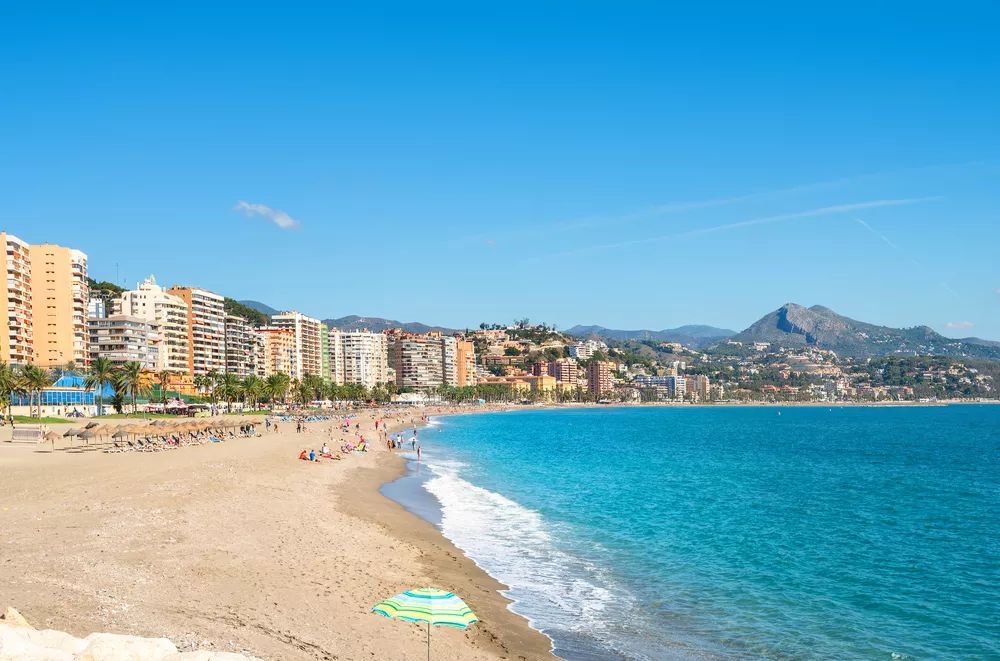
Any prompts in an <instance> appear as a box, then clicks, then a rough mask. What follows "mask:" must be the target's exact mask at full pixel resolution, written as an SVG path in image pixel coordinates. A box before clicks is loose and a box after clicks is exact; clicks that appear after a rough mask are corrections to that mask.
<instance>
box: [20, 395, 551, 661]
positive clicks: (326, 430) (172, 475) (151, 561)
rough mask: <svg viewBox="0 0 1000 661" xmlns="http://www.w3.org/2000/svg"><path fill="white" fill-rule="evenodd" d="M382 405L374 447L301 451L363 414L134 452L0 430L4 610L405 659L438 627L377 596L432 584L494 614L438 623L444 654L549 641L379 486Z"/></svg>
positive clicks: (257, 648)
mask: <svg viewBox="0 0 1000 661" xmlns="http://www.w3.org/2000/svg"><path fill="white" fill-rule="evenodd" d="M425 412H426V411H425ZM373 415H374V416H375V417H382V414H381V413H380V412H375V413H374V414H372V413H370V412H367V411H366V412H364V413H363V414H362V417H359V418H358V420H357V421H358V422H359V423H360V425H361V430H360V433H362V434H364V435H365V436H366V438H369V439H371V440H372V441H373V442H372V443H371V444H370V446H369V452H366V453H352V454H348V455H345V456H344V458H343V459H342V460H340V461H332V460H328V461H323V462H321V463H310V462H304V461H299V460H298V458H297V457H298V454H299V452H300V451H301V450H302V449H303V448H310V449H312V448H315V449H316V450H319V448H320V447H322V445H323V444H324V442H327V443H329V444H330V446H331V447H333V448H335V449H336V448H339V447H340V445H341V443H342V441H347V440H350V439H352V438H356V437H355V436H354V434H355V431H354V429H353V427H352V429H351V431H350V432H349V433H348V434H344V433H343V432H342V431H341V430H340V427H339V425H336V423H335V422H334V421H326V422H317V423H307V424H306V425H305V430H304V431H303V432H302V433H297V432H296V429H295V427H296V426H295V424H294V423H279V432H278V433H270V434H268V433H262V434H261V435H259V436H256V437H251V438H239V439H234V440H230V441H227V442H224V443H211V442H210V443H206V444H203V445H196V446H191V447H181V448H179V449H176V450H164V451H159V452H128V453H121V454H106V453H104V452H101V451H98V450H84V449H80V448H79V445H80V444H79V442H78V441H76V442H74V445H76V446H77V447H76V448H74V449H72V450H68V449H60V448H64V447H65V446H66V445H67V444H68V442H67V443H64V442H57V443H56V448H57V450H56V451H54V452H53V451H51V447H50V444H49V443H42V444H39V445H18V444H10V443H6V442H0V472H2V473H3V476H4V479H3V480H2V481H0V547H2V548H3V554H2V557H3V561H0V584H2V585H4V591H3V598H4V600H5V601H6V602H7V603H3V604H0V610H2V609H3V608H4V607H6V606H14V607H16V608H17V609H19V610H20V611H21V613H23V614H24V615H25V617H26V618H27V619H28V620H29V621H30V622H31V623H32V624H33V625H34V626H35V627H36V628H52V629H58V630H61V631H66V632H69V633H71V634H72V635H74V636H77V637H84V636H87V635H88V634H89V633H91V632H95V631H103V632H113V633H121V634H132V635H141V636H146V637H166V638H168V639H170V640H171V641H173V642H174V643H175V644H176V645H177V647H178V649H181V650H182V651H184V650H187V649H195V648H200V649H207V650H218V651H227V652H241V653H246V654H248V655H253V656H257V657H260V658H262V659H334V658H337V659H372V658H393V659H395V658H409V657H408V656H406V655H407V654H413V655H417V656H419V654H420V651H421V650H422V649H423V647H422V646H423V645H424V635H425V632H424V630H423V629H422V628H421V627H419V626H418V625H414V624H408V623H404V622H398V621H387V620H385V619H384V618H382V617H379V616H377V615H373V614H372V613H371V612H370V611H371V607H372V605H373V604H375V603H377V602H379V601H381V600H382V599H384V598H386V597H388V596H390V595H393V594H396V593H398V592H401V591H403V590H406V589H409V588H413V587H420V586H427V585H434V586H438V587H442V588H447V589H449V590H454V591H455V592H456V593H459V594H461V595H462V596H463V597H464V598H465V599H466V601H467V602H468V603H469V604H470V606H471V607H472V608H473V610H474V611H475V612H476V613H477V615H479V617H480V618H481V623H480V624H477V625H476V626H475V627H473V628H472V629H470V630H468V631H458V630H450V629H447V628H441V629H440V630H438V629H436V630H435V631H434V638H435V640H434V648H435V655H438V656H439V658H461V659H483V660H487V659H499V658H504V657H506V658H518V657H523V658H529V659H530V658H544V657H546V656H547V655H548V639H546V638H545V637H544V636H542V635H541V634H539V633H537V632H535V631H533V630H531V629H530V628H529V627H528V626H527V623H526V622H525V621H524V620H523V619H521V618H520V617H518V616H516V615H514V614H512V613H510V612H509V611H507V610H506V604H507V602H506V601H505V600H504V599H503V598H502V597H501V596H500V595H499V594H498V593H497V590H498V589H500V588H501V587H502V586H500V585H499V584H497V583H496V582H495V581H493V580H492V579H491V578H490V577H488V576H487V575H486V574H485V573H484V572H482V571H481V570H479V569H478V568H476V567H475V565H474V564H473V563H472V562H471V561H469V560H468V559H466V558H465V557H464V556H463V555H462V554H461V553H460V552H459V551H458V550H457V549H455V548H454V547H453V546H452V545H451V544H450V543H448V542H447V540H445V539H444V538H443V537H442V536H441V535H440V534H438V532H437V531H436V530H435V529H434V528H433V527H432V526H430V525H429V524H427V523H425V522H423V521H421V520H419V519H418V518H416V517H414V516H412V515H410V514H409V513H407V512H405V511H404V510H403V509H402V508H401V507H400V506H398V505H397V504H395V503H393V502H391V501H389V500H388V499H386V498H384V497H383V496H381V495H380V494H379V493H378V487H379V486H380V485H381V484H382V483H384V482H385V481H387V480H391V479H393V478H394V477H396V476H398V475H400V474H401V473H402V471H403V460H402V459H400V458H398V457H395V456H393V455H392V454H391V453H390V452H389V451H388V450H387V449H386V446H385V444H384V443H382V442H378V441H377V440H376V439H377V438H378V436H377V434H376V433H375V430H374V417H372V416H373ZM410 417H411V416H407V417H406V419H397V420H392V419H390V423H391V424H390V427H389V429H390V430H395V429H397V428H399V427H400V426H401V425H402V424H403V423H406V425H407V426H409V423H410ZM412 417H415V418H416V419H417V420H418V421H419V418H420V414H419V413H416V414H415V415H414V416H412ZM331 426H334V427H335V435H334V438H333V439H332V440H331V438H330V428H331ZM52 430H53V431H56V432H59V431H60V428H59V427H58V426H53V427H52ZM257 431H258V432H263V431H264V425H257ZM3 433H6V434H9V433H10V431H9V429H7V430H4V432H3ZM2 438H6V436H0V439H2ZM417 656H413V658H417Z"/></svg>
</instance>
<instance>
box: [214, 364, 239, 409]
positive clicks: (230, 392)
mask: <svg viewBox="0 0 1000 661" xmlns="http://www.w3.org/2000/svg"><path fill="white" fill-rule="evenodd" d="M241 388H242V386H241V384H240V379H239V377H237V376H236V375H235V374H230V373H229V372H226V373H225V374H223V375H222V376H220V377H219V394H220V395H222V398H223V399H224V400H226V411H229V410H230V409H231V408H232V405H233V400H234V399H236V398H237V397H239V396H240V390H241Z"/></svg>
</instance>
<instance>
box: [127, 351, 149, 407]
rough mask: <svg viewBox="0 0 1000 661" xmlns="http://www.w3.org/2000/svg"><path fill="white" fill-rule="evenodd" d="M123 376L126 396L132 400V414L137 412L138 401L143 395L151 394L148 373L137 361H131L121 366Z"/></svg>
mask: <svg viewBox="0 0 1000 661" xmlns="http://www.w3.org/2000/svg"><path fill="white" fill-rule="evenodd" d="M119 374H121V377H122V381H123V385H124V388H125V390H124V394H126V395H127V396H128V398H129V399H130V400H132V412H133V413H135V412H136V408H137V407H136V399H137V398H138V397H140V396H142V395H148V394H149V393H150V390H151V389H150V387H149V377H148V371H147V370H146V368H144V367H143V366H142V363H140V362H139V361H137V360H130V361H128V362H127V363H125V364H124V365H122V366H121V369H120V370H119Z"/></svg>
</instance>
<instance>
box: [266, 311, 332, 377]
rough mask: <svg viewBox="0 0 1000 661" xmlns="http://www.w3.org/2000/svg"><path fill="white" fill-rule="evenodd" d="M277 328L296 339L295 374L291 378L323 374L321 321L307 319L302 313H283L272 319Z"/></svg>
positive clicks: (272, 323)
mask: <svg viewBox="0 0 1000 661" xmlns="http://www.w3.org/2000/svg"><path fill="white" fill-rule="evenodd" d="M271 325H272V326H274V327H275V328H281V329H283V330H289V331H292V334H293V335H294V337H295V372H293V373H290V376H292V377H294V378H296V379H301V378H302V377H304V376H305V375H307V374H313V375H316V376H319V375H320V374H322V373H323V357H322V356H321V355H320V347H321V344H322V340H321V335H320V333H321V331H320V326H321V325H322V324H321V322H320V320H319V319H313V318H312V317H307V316H306V315H304V314H302V313H300V312H294V311H293V312H282V313H280V314H276V315H274V316H273V317H271Z"/></svg>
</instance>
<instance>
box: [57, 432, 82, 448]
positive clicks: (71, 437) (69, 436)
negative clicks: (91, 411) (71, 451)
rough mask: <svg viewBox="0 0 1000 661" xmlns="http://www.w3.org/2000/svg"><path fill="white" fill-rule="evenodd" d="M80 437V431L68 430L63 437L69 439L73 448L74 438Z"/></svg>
mask: <svg viewBox="0 0 1000 661" xmlns="http://www.w3.org/2000/svg"><path fill="white" fill-rule="evenodd" d="M79 435H80V430H79V429H67V430H66V433H65V434H63V437H64V438H69V446H70V447H73V437H74V436H79ZM53 447H55V446H53Z"/></svg>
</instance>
